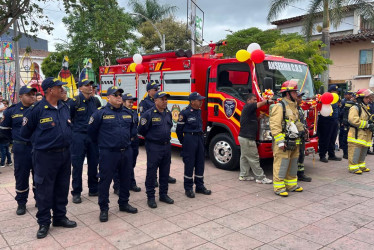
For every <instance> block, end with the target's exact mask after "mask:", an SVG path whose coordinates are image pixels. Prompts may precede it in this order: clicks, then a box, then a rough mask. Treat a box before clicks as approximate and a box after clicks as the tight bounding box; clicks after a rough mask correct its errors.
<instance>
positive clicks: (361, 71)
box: [358, 49, 373, 75]
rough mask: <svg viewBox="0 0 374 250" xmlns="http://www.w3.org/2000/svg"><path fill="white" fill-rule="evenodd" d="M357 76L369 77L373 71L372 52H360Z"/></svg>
mask: <svg viewBox="0 0 374 250" xmlns="http://www.w3.org/2000/svg"><path fill="white" fill-rule="evenodd" d="M359 60H360V61H359V65H358V75H371V74H372V69H373V50H372V49H370V50H360V59H359Z"/></svg>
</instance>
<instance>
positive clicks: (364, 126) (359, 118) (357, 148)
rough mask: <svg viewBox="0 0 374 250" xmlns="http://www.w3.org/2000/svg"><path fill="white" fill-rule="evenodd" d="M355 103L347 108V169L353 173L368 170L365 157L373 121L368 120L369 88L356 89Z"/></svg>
mask: <svg viewBox="0 0 374 250" xmlns="http://www.w3.org/2000/svg"><path fill="white" fill-rule="evenodd" d="M356 95H357V104H355V105H353V106H352V107H351V108H350V109H349V114H348V121H349V124H350V128H349V131H348V140H347V141H348V163H349V165H348V170H349V172H351V173H354V174H362V172H369V171H370V169H369V168H367V167H366V163H365V158H366V155H367V151H368V148H370V146H371V143H372V139H371V137H372V131H373V130H374V124H373V123H372V122H373V121H370V118H371V114H370V111H369V106H368V104H369V102H370V101H371V98H372V97H373V95H374V93H373V92H372V91H371V90H370V89H360V90H359V91H357V94H356Z"/></svg>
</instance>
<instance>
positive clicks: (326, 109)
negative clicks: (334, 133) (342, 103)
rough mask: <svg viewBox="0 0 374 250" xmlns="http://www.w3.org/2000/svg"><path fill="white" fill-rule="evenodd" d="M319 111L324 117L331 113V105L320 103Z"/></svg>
mask: <svg viewBox="0 0 374 250" xmlns="http://www.w3.org/2000/svg"><path fill="white" fill-rule="evenodd" d="M320 113H321V115H322V116H324V117H327V116H329V115H330V114H331V113H332V107H331V105H330V104H322V108H321V111H320Z"/></svg>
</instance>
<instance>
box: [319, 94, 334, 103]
mask: <svg viewBox="0 0 374 250" xmlns="http://www.w3.org/2000/svg"><path fill="white" fill-rule="evenodd" d="M333 100H334V96H333V95H332V94H331V93H330V92H326V93H323V95H322V96H321V102H322V104H331V102H332V101H333Z"/></svg>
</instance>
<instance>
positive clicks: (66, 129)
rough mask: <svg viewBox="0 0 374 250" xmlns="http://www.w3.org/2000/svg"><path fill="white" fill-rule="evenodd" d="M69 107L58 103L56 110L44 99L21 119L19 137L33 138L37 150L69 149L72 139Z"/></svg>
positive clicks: (60, 102)
mask: <svg viewBox="0 0 374 250" xmlns="http://www.w3.org/2000/svg"><path fill="white" fill-rule="evenodd" d="M71 129H72V123H71V120H70V110H69V106H68V105H66V104H65V103H63V102H62V101H58V103H57V109H56V108H55V107H53V106H52V105H51V104H50V103H49V102H47V100H46V99H45V98H43V100H41V101H40V102H38V103H36V104H35V105H33V106H31V107H30V108H29V109H28V110H27V112H26V113H25V117H24V118H23V123H22V128H21V137H24V138H26V139H30V137H31V136H33V140H32V142H33V147H34V149H37V150H46V149H58V148H65V147H69V146H70V144H71V137H72V132H71Z"/></svg>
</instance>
